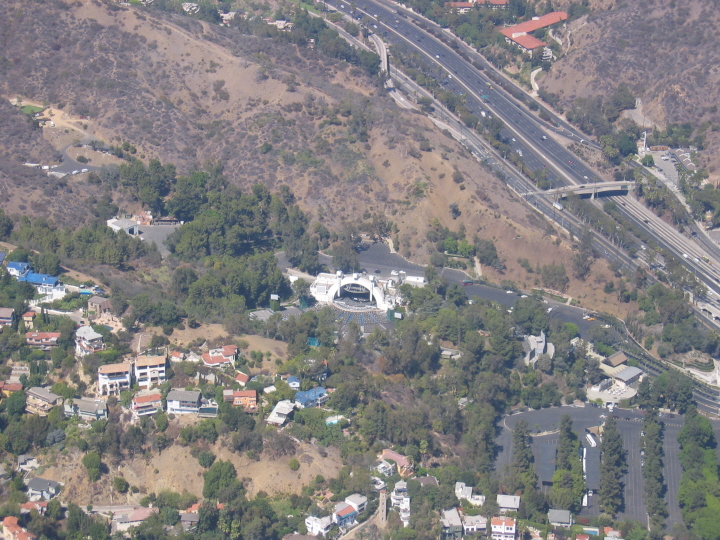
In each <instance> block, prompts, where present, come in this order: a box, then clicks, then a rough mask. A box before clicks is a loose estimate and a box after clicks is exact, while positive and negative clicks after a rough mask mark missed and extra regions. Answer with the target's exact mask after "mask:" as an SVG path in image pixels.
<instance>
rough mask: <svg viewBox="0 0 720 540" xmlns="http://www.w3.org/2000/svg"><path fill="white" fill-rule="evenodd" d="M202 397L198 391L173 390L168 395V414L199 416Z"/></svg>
mask: <svg viewBox="0 0 720 540" xmlns="http://www.w3.org/2000/svg"><path fill="white" fill-rule="evenodd" d="M201 398H202V395H201V394H200V392H198V391H196V390H182V389H172V390H170V392H169V393H168V395H167V412H168V414H197V413H198V412H199V411H200V400H201Z"/></svg>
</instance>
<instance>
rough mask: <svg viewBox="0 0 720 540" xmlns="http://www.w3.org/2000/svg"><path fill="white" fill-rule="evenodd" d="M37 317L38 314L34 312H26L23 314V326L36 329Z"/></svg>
mask: <svg viewBox="0 0 720 540" xmlns="http://www.w3.org/2000/svg"><path fill="white" fill-rule="evenodd" d="M36 316H37V313H35V312H34V311H26V312H25V313H23V316H22V320H23V324H24V325H25V328H28V329H30V330H32V329H33V328H35V317H36Z"/></svg>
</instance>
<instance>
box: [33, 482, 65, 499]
mask: <svg viewBox="0 0 720 540" xmlns="http://www.w3.org/2000/svg"><path fill="white" fill-rule="evenodd" d="M61 487H62V484H60V482H56V481H55V480H46V479H45V478H40V477H36V478H33V479H32V480H30V481H29V482H28V483H27V496H28V497H29V498H30V500H31V501H37V500H39V499H45V500H46V501H49V500H50V499H52V498H53V497H55V496H57V494H58V493H60V488H61Z"/></svg>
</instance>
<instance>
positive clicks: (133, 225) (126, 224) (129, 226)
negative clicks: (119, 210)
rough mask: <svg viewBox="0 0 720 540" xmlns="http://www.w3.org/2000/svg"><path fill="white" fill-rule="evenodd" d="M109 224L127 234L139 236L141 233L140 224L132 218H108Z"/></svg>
mask: <svg viewBox="0 0 720 540" xmlns="http://www.w3.org/2000/svg"><path fill="white" fill-rule="evenodd" d="M106 223H107V226H108V227H110V228H111V229H112V230H113V231H115V232H120V231H123V232H124V233H125V234H129V235H130V236H137V235H138V234H140V230H139V229H138V224H137V222H135V221H132V220H130V219H108V220H107V222H106Z"/></svg>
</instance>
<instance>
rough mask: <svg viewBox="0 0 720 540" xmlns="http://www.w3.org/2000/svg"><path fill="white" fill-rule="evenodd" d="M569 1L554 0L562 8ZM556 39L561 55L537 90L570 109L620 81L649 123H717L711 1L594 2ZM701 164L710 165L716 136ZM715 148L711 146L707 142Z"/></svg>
mask: <svg viewBox="0 0 720 540" xmlns="http://www.w3.org/2000/svg"><path fill="white" fill-rule="evenodd" d="M567 3H568V2H564V3H563V2H560V3H558V7H566V4H567ZM591 6H592V7H593V13H592V14H591V15H589V16H585V17H582V18H580V19H578V20H575V21H573V22H572V23H571V24H570V25H569V26H568V28H567V30H565V31H564V32H561V33H560V35H561V37H562V39H563V56H562V57H561V58H560V59H559V60H558V61H557V62H556V63H555V64H554V65H553V67H552V70H551V72H550V73H549V75H548V76H547V77H545V78H543V79H542V83H541V84H542V86H543V87H544V88H545V89H546V90H548V91H550V92H554V93H558V94H559V95H561V96H562V98H563V101H564V104H565V105H569V104H570V103H571V102H572V100H574V98H576V97H587V96H594V95H605V94H607V93H610V92H613V91H614V90H615V89H616V88H617V86H618V85H619V84H620V83H627V84H628V85H629V86H630V88H631V89H632V90H633V92H634V93H635V95H636V96H638V97H639V98H641V99H642V102H643V112H644V114H645V115H646V116H647V117H648V118H649V120H651V121H652V122H653V123H655V124H657V125H659V126H661V127H662V126H664V125H666V124H667V123H671V122H672V123H683V122H693V123H695V124H696V125H700V124H702V123H703V122H710V123H711V124H715V125H717V124H718V123H719V122H720V112H719V111H718V108H717V104H718V103H719V102H720V48H718V44H719V43H720V31H719V30H718V28H720V12H718V9H717V8H718V3H717V1H715V0H687V1H684V2H677V1H675V0H634V1H631V2H623V1H615V0H596V1H593V2H591ZM708 138H709V144H708V145H706V146H707V148H710V150H709V151H707V152H705V159H706V163H709V164H712V165H713V167H717V165H718V163H720V154H719V153H718V152H717V151H714V150H712V148H713V147H716V146H717V142H718V139H719V138H720V137H718V136H717V132H712V131H711V130H708ZM713 143H714V144H713Z"/></svg>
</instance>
